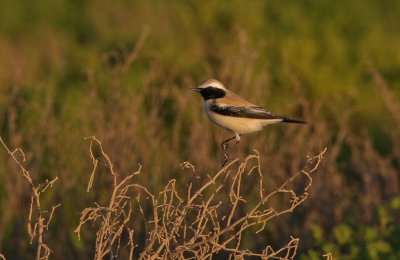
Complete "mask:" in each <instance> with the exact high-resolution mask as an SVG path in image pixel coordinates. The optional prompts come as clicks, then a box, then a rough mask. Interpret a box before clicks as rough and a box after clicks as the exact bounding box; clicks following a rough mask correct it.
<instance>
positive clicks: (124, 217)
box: [75, 136, 140, 259]
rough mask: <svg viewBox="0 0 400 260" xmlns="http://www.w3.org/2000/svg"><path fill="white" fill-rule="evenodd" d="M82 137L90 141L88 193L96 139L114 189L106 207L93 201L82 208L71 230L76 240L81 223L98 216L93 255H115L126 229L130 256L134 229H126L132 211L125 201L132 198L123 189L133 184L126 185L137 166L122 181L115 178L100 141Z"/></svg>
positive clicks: (97, 256) (133, 245) (93, 220)
mask: <svg viewBox="0 0 400 260" xmlns="http://www.w3.org/2000/svg"><path fill="white" fill-rule="evenodd" d="M85 139H88V140H90V156H91V159H92V162H93V165H94V168H93V171H92V174H91V177H90V180H89V185H88V189H87V191H88V192H89V190H90V188H91V187H92V183H93V180H94V174H95V171H96V168H97V165H98V162H99V159H97V158H96V157H95V155H94V154H93V150H92V148H93V142H96V143H97V144H98V145H99V147H100V152H101V156H102V158H104V159H105V163H106V165H107V168H108V169H109V171H110V173H111V174H112V176H113V186H114V190H113V192H112V195H111V198H110V203H109V205H108V206H100V205H99V204H98V203H95V205H96V207H90V208H86V209H84V210H83V211H82V215H81V218H80V223H79V226H78V227H77V228H76V229H75V232H76V233H78V237H79V239H80V231H81V228H82V225H83V224H85V223H86V222H88V221H92V222H95V221H96V220H97V219H101V220H102V224H101V227H100V228H99V230H98V231H97V233H96V252H95V257H94V258H95V259H103V257H104V256H105V255H106V254H108V253H109V254H110V255H111V257H116V256H117V255H118V251H119V247H120V239H121V234H122V232H123V231H124V229H125V228H126V229H127V230H128V232H129V241H130V242H129V244H130V247H131V254H130V255H131V257H130V259H131V258H132V256H133V249H134V248H135V244H134V242H133V234H134V230H131V229H129V227H127V225H126V224H127V223H128V222H129V220H130V218H131V214H132V209H131V204H130V203H129V202H130V200H132V198H131V197H130V196H128V194H127V192H128V191H129V189H130V188H131V187H133V184H130V182H129V181H130V180H131V179H132V178H133V176H135V175H137V174H139V173H140V167H139V170H138V171H137V172H135V173H133V174H131V175H129V176H128V177H126V178H124V179H123V180H122V181H118V173H117V172H116V171H115V170H114V166H113V164H112V162H111V160H110V158H109V157H108V155H107V154H106V153H105V152H104V151H103V147H102V144H101V142H100V141H99V140H98V139H97V138H96V137H94V136H91V137H87V138H85ZM114 245H116V248H115V253H114V251H113V246H114Z"/></svg>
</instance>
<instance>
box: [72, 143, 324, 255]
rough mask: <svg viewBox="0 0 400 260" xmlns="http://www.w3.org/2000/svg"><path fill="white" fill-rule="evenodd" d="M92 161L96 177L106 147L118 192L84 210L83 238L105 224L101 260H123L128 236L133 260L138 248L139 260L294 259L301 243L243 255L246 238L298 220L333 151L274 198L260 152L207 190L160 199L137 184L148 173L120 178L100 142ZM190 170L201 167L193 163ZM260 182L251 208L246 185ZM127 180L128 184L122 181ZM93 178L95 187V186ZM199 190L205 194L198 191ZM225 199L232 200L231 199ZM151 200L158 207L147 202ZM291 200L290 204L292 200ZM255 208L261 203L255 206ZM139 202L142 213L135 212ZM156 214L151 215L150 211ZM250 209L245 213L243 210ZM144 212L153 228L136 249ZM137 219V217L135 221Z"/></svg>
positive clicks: (168, 192) (175, 191)
mask: <svg viewBox="0 0 400 260" xmlns="http://www.w3.org/2000/svg"><path fill="white" fill-rule="evenodd" d="M88 139H89V140H90V142H91V144H90V154H91V157H92V161H93V167H94V170H93V172H92V175H93V176H94V172H95V170H96V167H97V165H98V164H97V162H98V159H95V157H94V156H93V152H92V147H93V144H94V143H96V145H97V146H99V147H100V153H101V156H102V157H103V159H105V161H106V166H107V168H108V169H109V172H110V174H111V175H112V176H113V178H114V182H113V192H112V194H111V198H110V202H109V204H108V205H107V206H101V205H99V204H97V203H95V205H96V206H95V207H89V208H86V209H85V210H83V212H82V215H81V219H80V224H79V226H78V227H77V229H76V230H75V232H77V233H78V235H79V234H80V231H81V228H82V225H83V224H85V223H86V222H88V221H90V222H96V221H97V220H101V222H100V227H99V229H98V231H97V233H96V236H97V239H96V253H95V259H102V258H103V257H105V256H106V255H107V254H110V257H111V258H113V257H116V255H117V254H118V251H119V249H120V240H121V235H122V233H123V232H124V231H126V232H127V233H128V239H129V242H128V247H129V248H130V249H129V256H130V259H132V257H133V255H134V249H135V248H136V247H137V245H139V244H141V245H144V248H142V249H141V252H138V253H137V255H138V256H139V259H186V258H202V259H203V258H210V257H212V256H213V255H215V254H218V253H220V252H225V253H227V254H229V255H230V256H231V257H234V258H238V259H242V258H243V257H245V256H253V257H255V256H256V257H260V258H262V259H293V257H294V256H295V255H296V252H297V246H298V242H299V239H298V238H293V237H291V239H290V241H289V242H288V243H287V244H286V245H285V246H283V247H281V248H279V249H277V250H274V249H272V247H270V246H268V245H266V246H265V250H263V251H261V252H253V251H251V250H249V249H247V248H244V247H243V244H242V242H243V239H242V236H243V234H244V233H245V232H250V233H254V234H255V233H258V232H260V231H262V230H264V229H265V227H266V226H267V222H268V221H269V220H271V219H273V218H275V217H278V216H281V215H283V214H287V213H290V212H293V210H294V209H295V208H296V207H298V206H299V205H300V204H301V203H303V202H304V201H305V200H306V199H307V198H308V195H309V193H308V192H309V189H310V187H311V185H312V177H311V174H312V173H314V172H315V171H316V170H317V168H318V166H319V164H320V162H321V160H322V158H323V155H324V153H325V152H326V149H324V150H323V151H322V152H320V153H319V154H318V155H316V156H312V157H309V158H308V159H307V163H306V166H305V167H304V168H303V169H302V170H300V171H299V172H297V173H296V174H294V175H293V176H292V177H291V178H290V179H288V180H287V181H286V182H284V183H283V184H282V185H281V186H280V187H278V188H276V189H275V190H274V191H272V192H270V193H268V194H267V195H264V193H265V189H266V188H265V187H264V184H263V174H262V171H261V169H260V156H259V154H258V153H257V152H255V154H254V155H249V156H248V157H247V158H246V159H245V160H244V161H243V162H240V161H239V159H235V160H233V161H231V162H230V163H229V164H227V165H226V166H225V167H223V168H222V169H221V170H220V171H218V172H217V173H216V174H215V175H214V176H209V179H208V180H207V181H206V182H205V183H204V184H200V185H193V183H189V184H188V185H187V191H186V192H185V193H184V194H185V195H181V194H180V191H179V188H178V187H177V186H178V185H177V182H176V180H175V179H172V180H170V181H169V182H168V184H167V185H166V186H165V187H164V188H163V189H162V190H161V191H160V192H159V193H158V194H157V195H155V194H153V193H151V192H150V191H149V190H148V189H147V188H146V187H145V186H144V185H140V184H138V183H136V182H135V179H134V178H133V177H134V176H135V175H137V174H140V168H139V170H138V171H137V172H135V173H134V174H131V175H128V176H127V177H122V176H120V175H119V174H118V173H116V172H115V170H114V168H113V166H112V163H111V160H110V158H109V157H108V155H107V154H106V153H105V152H104V150H103V147H102V145H101V142H100V141H99V140H98V139H97V138H96V137H89V138H88ZM181 166H182V167H183V168H190V169H191V170H192V171H193V172H196V169H195V167H194V166H193V165H192V164H190V163H188V162H185V163H183V164H182V165H181ZM254 174H255V176H254V178H258V181H257V183H258V186H259V187H258V189H259V191H258V195H257V196H259V198H258V202H257V203H256V204H255V205H252V206H250V205H249V203H248V201H250V200H251V199H252V198H250V197H249V196H250V195H249V194H247V193H246V192H244V190H243V187H244V186H243V185H244V183H243V181H244V180H245V179H246V178H250V177H251V176H253V175H254ZM301 176H304V177H305V183H304V188H303V189H302V191H301V192H295V191H294V190H293V188H291V185H292V184H293V182H294V180H298V179H299V178H300V177H301ZM119 178H121V180H119ZM92 182H93V178H91V179H90V186H91V183H92ZM194 186H198V187H199V188H197V189H194V188H193V187H194ZM223 191H227V192H228V193H227V194H226V195H225V194H224V193H223ZM286 195H289V196H290V199H289V200H288V201H287V202H286V206H285V207H284V208H281V209H277V208H274V207H272V206H271V205H270V200H271V198H273V197H276V196H281V199H282V198H283V199H285V197H286ZM144 197H147V198H150V200H143V198H144ZM286 200H287V199H286ZM252 201H254V198H253V200H252ZM134 202H136V205H137V206H136V210H133V209H132V205H133V203H134ZM145 203H147V204H146V205H147V206H149V205H148V203H150V204H151V205H150V208H151V209H152V212H151V214H148V213H147V214H146V213H145V212H144V210H143V208H144V207H145ZM146 208H148V207H146ZM243 209H246V212H245V213H243V212H242V211H241V210H243ZM133 212H140V214H141V215H142V217H143V218H144V219H145V222H146V241H141V242H137V243H135V242H134V238H133V234H134V229H133V228H132V224H133V223H132V221H133V220H132V219H131V217H132V214H133ZM135 219H136V217H135Z"/></svg>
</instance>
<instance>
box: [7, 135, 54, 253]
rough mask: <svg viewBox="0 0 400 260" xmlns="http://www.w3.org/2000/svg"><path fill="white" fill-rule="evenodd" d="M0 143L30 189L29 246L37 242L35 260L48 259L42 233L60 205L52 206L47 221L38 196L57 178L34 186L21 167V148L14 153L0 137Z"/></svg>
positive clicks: (49, 251) (48, 250) (22, 153)
mask: <svg viewBox="0 0 400 260" xmlns="http://www.w3.org/2000/svg"><path fill="white" fill-rule="evenodd" d="M0 142H1V144H2V145H3V147H4V148H5V149H6V151H7V153H8V154H9V155H10V156H11V158H12V159H13V161H14V162H15V163H16V164H17V166H18V168H19V169H20V171H21V173H22V175H23V176H24V177H25V179H26V180H27V181H28V183H29V185H30V187H31V189H32V195H31V204H30V210H29V221H28V227H27V228H28V233H29V236H30V238H31V240H30V244H32V243H33V241H34V240H36V242H37V248H36V257H35V259H36V260H41V259H49V256H50V254H51V253H52V251H51V249H50V248H49V247H48V246H47V245H46V244H45V243H44V241H43V233H44V231H45V230H48V229H49V224H50V221H51V219H52V217H53V214H54V210H55V209H56V208H57V207H59V206H61V204H57V205H56V206H53V207H52V209H51V212H50V214H49V216H48V217H47V219H46V218H45V217H44V216H43V213H45V212H47V211H43V210H42V208H41V205H40V194H41V193H42V192H44V191H46V190H47V189H48V188H49V187H52V186H53V184H54V183H55V182H56V181H57V180H58V177H55V178H54V179H53V180H51V181H49V180H46V181H45V182H43V183H39V184H38V185H35V184H34V183H33V180H32V177H31V174H30V172H29V171H28V170H26V169H25V167H24V166H23V165H22V164H23V163H24V162H25V153H24V152H23V151H22V149H21V148H17V149H15V150H14V151H11V150H10V149H9V148H8V147H7V145H6V144H5V143H4V141H3V139H2V138H1V137H0ZM17 156H19V157H20V158H21V159H18V158H17ZM34 208H35V210H36V212H37V216H35V217H34V216H33V215H34V214H33V212H34ZM0 257H1V258H3V259H5V257H4V256H3V255H0Z"/></svg>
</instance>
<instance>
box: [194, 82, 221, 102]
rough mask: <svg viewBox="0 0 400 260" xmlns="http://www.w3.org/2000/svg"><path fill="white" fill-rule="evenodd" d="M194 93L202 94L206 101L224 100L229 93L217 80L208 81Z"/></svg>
mask: <svg viewBox="0 0 400 260" xmlns="http://www.w3.org/2000/svg"><path fill="white" fill-rule="evenodd" d="M192 90H194V91H198V92H200V94H201V95H202V96H203V98H204V100H207V99H216V98H222V97H224V96H225V95H226V92H227V91H228V90H227V89H226V88H225V87H224V85H223V84H222V83H221V82H219V81H218V80H216V79H207V80H205V81H203V82H201V83H200V84H199V85H198V86H197V88H192Z"/></svg>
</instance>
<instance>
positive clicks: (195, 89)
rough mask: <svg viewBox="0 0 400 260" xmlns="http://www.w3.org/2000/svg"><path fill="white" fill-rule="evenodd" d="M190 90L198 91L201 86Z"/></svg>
mask: <svg viewBox="0 0 400 260" xmlns="http://www.w3.org/2000/svg"><path fill="white" fill-rule="evenodd" d="M191 90H193V91H198V92H200V91H201V88H191Z"/></svg>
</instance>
